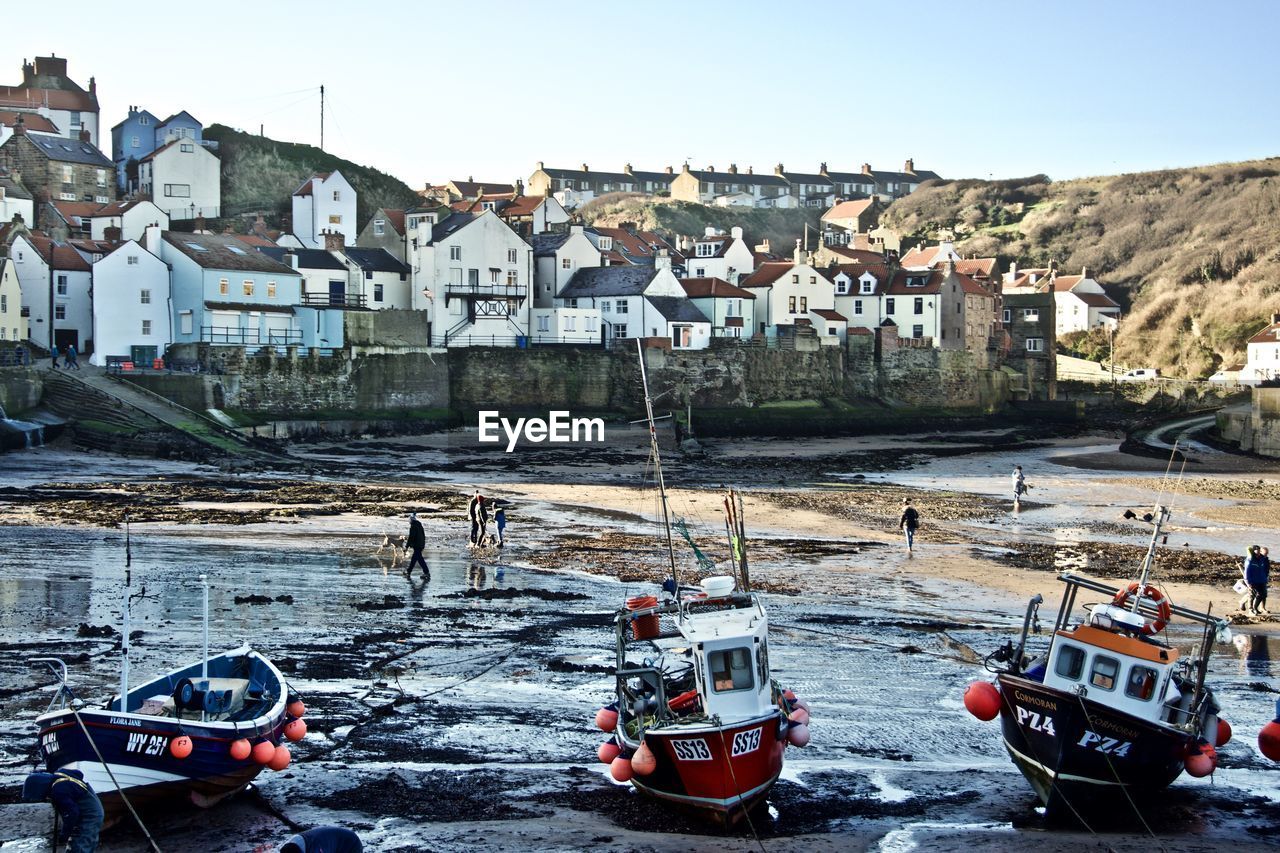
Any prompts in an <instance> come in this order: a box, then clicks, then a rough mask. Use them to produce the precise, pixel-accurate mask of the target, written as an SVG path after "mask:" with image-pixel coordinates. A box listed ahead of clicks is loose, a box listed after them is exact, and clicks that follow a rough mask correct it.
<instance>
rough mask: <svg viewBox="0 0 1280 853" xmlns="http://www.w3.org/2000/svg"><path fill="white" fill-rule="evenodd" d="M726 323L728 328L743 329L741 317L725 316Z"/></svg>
mask: <svg viewBox="0 0 1280 853" xmlns="http://www.w3.org/2000/svg"><path fill="white" fill-rule="evenodd" d="M751 298H752V299H754V298H755V297H754V296H753V297H751ZM724 325H725V328H726V329H741V328H742V318H741V317H725V318H724Z"/></svg>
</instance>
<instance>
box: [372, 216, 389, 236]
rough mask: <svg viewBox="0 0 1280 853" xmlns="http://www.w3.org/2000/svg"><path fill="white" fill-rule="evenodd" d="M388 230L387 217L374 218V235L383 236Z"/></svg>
mask: <svg viewBox="0 0 1280 853" xmlns="http://www.w3.org/2000/svg"><path fill="white" fill-rule="evenodd" d="M386 231H387V222H386V220H385V219H375V220H373V233H374V236H377V237H381V236H382V235H383V234H385V233H386Z"/></svg>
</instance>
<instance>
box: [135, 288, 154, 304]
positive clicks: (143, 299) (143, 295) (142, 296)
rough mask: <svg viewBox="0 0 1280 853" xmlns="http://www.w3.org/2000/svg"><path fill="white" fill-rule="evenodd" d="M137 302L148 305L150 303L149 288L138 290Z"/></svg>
mask: <svg viewBox="0 0 1280 853" xmlns="http://www.w3.org/2000/svg"><path fill="white" fill-rule="evenodd" d="M138 304H140V305H150V304H151V291H150V290H142V291H139V292H138Z"/></svg>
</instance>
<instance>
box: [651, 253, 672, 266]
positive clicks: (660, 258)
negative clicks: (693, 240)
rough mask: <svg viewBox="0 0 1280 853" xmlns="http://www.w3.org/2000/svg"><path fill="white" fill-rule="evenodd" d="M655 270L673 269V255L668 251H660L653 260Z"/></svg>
mask: <svg viewBox="0 0 1280 853" xmlns="http://www.w3.org/2000/svg"><path fill="white" fill-rule="evenodd" d="M653 268H654V269H657V270H669V269H671V255H669V254H668V253H667V250H666V249H659V250H658V254H657V255H655V256H654V258H653Z"/></svg>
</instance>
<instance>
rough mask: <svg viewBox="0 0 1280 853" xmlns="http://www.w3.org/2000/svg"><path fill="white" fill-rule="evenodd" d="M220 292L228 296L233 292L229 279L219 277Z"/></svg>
mask: <svg viewBox="0 0 1280 853" xmlns="http://www.w3.org/2000/svg"><path fill="white" fill-rule="evenodd" d="M218 293H219V294H221V295H222V296H226V295H227V294H229V293H231V282H229V281H227V280H226V279H225V278H220V279H218Z"/></svg>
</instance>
